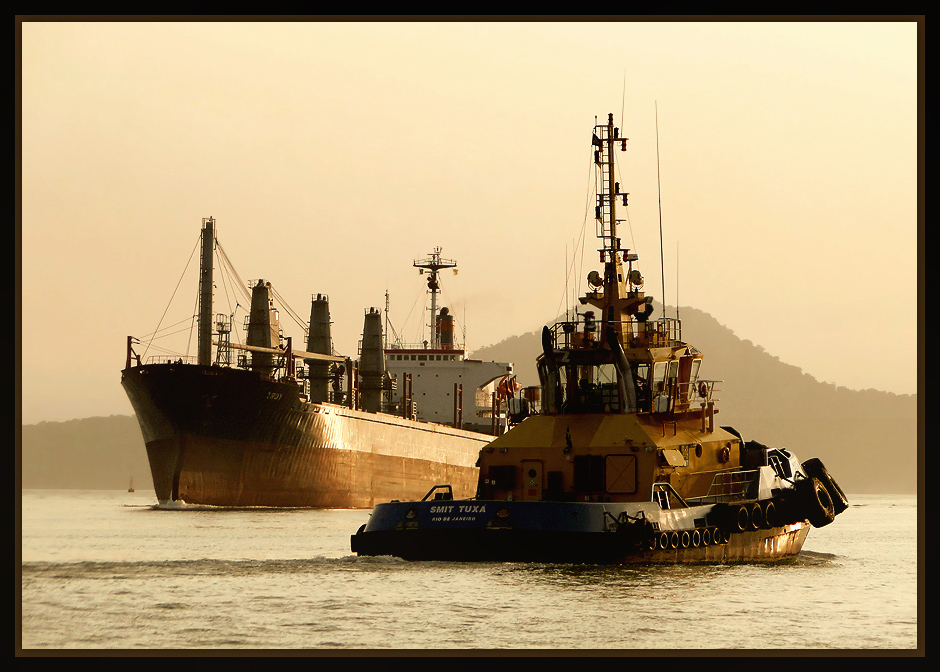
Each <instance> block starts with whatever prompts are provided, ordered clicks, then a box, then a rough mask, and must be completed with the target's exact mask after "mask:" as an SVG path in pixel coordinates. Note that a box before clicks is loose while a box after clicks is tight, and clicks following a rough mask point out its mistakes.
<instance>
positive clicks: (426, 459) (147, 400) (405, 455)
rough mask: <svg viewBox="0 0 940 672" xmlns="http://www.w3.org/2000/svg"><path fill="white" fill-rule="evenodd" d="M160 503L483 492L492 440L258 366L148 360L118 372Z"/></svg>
mask: <svg viewBox="0 0 940 672" xmlns="http://www.w3.org/2000/svg"><path fill="white" fill-rule="evenodd" d="M121 382H122V385H123V386H124V389H125V391H126V392H127V395H128V397H129V399H130V401H131V404H132V405H133V407H134V410H135V412H136V414H137V419H138V421H139V423H140V427H141V432H142V434H143V438H144V443H145V445H146V447H147V455H148V458H149V461H150V466H151V473H152V476H153V482H154V488H155V490H156V494H157V499H158V500H160V501H161V502H173V501H181V502H186V503H189V504H207V505H214V506H276V507H330V508H368V507H371V506H373V505H374V504H375V502H376V501H383V500H388V499H392V498H395V497H408V498H418V497H421V496H422V495H424V494H425V493H426V492H427V491H428V490H429V489H430V488H431V487H432V486H433V485H434V484H435V483H440V482H448V483H453V484H454V488H455V493H460V496H465V497H469V496H472V495H473V494H474V493H475V491H476V484H477V475H478V469H477V468H476V466H475V464H476V460H477V457H478V455H479V450H480V448H481V447H482V446H484V445H485V444H486V443H487V442H488V441H489V440H490V439H491V438H492V437H489V436H487V435H481V434H476V433H473V432H467V431H463V430H457V429H453V428H451V427H446V426H443V425H436V424H433V423H422V422H415V421H411V420H405V419H403V418H398V417H393V416H388V415H385V414H381V413H367V412H364V411H354V410H351V409H348V408H344V407H340V406H335V405H331V404H311V403H307V402H306V401H305V400H304V399H303V398H302V397H301V395H300V390H299V388H298V387H297V386H296V385H293V384H288V383H277V382H273V381H269V380H264V379H262V378H261V377H260V376H259V375H258V374H256V373H254V372H252V371H245V370H241V369H231V368H220V367H208V366H197V365H191V364H152V365H147V366H140V367H132V368H130V369H127V370H125V371H124V372H123V373H122V381H121Z"/></svg>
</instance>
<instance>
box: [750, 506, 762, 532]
mask: <svg viewBox="0 0 940 672" xmlns="http://www.w3.org/2000/svg"><path fill="white" fill-rule="evenodd" d="M748 508H749V509H750V510H749V511H748V518H749V519H750V521H751V524H750V525H749V526H748V528H747V529H749V530H759V529H761V528H762V527H763V526H764V507H762V506H761V505H760V502H754V503H753V504H751V505H750V506H749V507H748Z"/></svg>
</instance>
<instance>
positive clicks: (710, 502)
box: [351, 114, 848, 564]
mask: <svg viewBox="0 0 940 672" xmlns="http://www.w3.org/2000/svg"><path fill="white" fill-rule="evenodd" d="M626 142H627V139H626V138H622V137H620V131H619V129H618V128H616V127H615V126H614V121H613V114H611V115H609V116H608V121H607V123H606V124H595V127H594V133H593V135H592V145H593V149H594V162H595V165H596V169H597V170H598V171H599V173H600V175H599V180H598V184H599V193H598V195H597V205H596V208H595V217H596V219H597V231H598V234H597V235H598V238H600V239H602V241H603V244H602V247H601V249H600V250H599V252H600V263H601V264H602V266H603V272H602V273H600V272H598V271H591V272H590V274H589V275H588V278H587V279H588V283H589V285H590V291H588V292H586V293H585V295H584V296H583V297H582V298H581V299H580V303H581V304H582V305H584V306H587V307H589V308H590V310H585V312H583V313H581V314H577V313H576V314H575V317H574V318H566V319H565V320H564V321H562V322H558V323H556V324H555V325H553V326H552V327H551V328H549V327H547V326H546V327H545V328H544V329H543V331H542V350H543V351H542V353H541V354H540V355H539V357H538V358H537V360H536V364H537V367H538V373H539V380H540V383H541V384H540V386H538V387H534V388H524V389H522V390H521V394H520V395H519V396H514V397H513V399H512V400H511V401H510V419H511V421H512V423H513V426H512V428H511V429H510V430H509V431H508V432H507V433H505V434H503V435H501V436H499V437H498V438H496V439H495V440H493V441H491V442H490V443H489V444H488V445H486V446H485V447H484V448H482V449H481V451H480V457H479V467H480V475H479V481H478V485H477V492H476V496H475V497H474V498H470V499H455V498H454V495H453V489H452V488H451V486H450V485H446V484H441V485H435V486H434V487H432V488H431V489H430V491H428V493H427V494H426V495H425V496H424V498H423V499H422V500H421V501H397V500H393V501H391V502H388V503H383V504H378V505H376V506H375V507H374V509H373V512H372V515H371V516H370V519H369V521H368V523H366V524H365V525H363V526H362V527H361V528H359V530H358V531H357V533H356V534H354V535H353V536H352V537H351V547H352V550H353V551H354V552H355V553H357V554H358V555H366V556H374V555H392V556H397V557H401V558H404V559H407V560H458V561H521V562H578V563H617V564H626V563H733V562H781V561H789V560H793V559H794V558H795V557H796V556H797V555H798V554H799V552H800V549H801V548H802V546H803V542H804V541H805V540H806V537H807V534H808V533H809V530H810V527H823V526H825V525H828V524H830V523H831V522H832V521H833V519H834V518H835V516H836V515H838V514H839V513H841V512H843V511H845V509H846V508H847V507H848V500H847V499H846V497H845V493H844V492H843V491H842V489H841V488H840V487H839V486H838V484H837V483H836V482H835V480H834V479H833V478H832V477H831V476H830V475H829V473H828V472H827V470H826V469H825V467H824V465H823V464H822V462H821V461H820V460H818V459H815V458H814V459H809V460H807V461H805V462H802V463H800V462H799V460H798V459H797V457H796V456H795V455H794V454H793V453H792V452H790V451H789V450H787V449H785V448H773V447H768V446H766V445H764V444H762V443H759V442H757V441H753V440H745V439H744V437H742V435H741V433H740V432H738V431H737V430H735V429H734V428H733V427H729V426H724V427H722V426H716V424H715V415H716V414H717V413H718V408H717V406H716V402H717V401H718V400H717V395H716V392H717V391H718V388H717V387H716V384H717V383H719V382H721V381H717V380H707V379H704V378H702V377H701V376H700V375H699V373H700V370H701V365H702V359H703V355H702V353H701V352H700V351H699V350H697V349H696V348H695V347H694V346H692V345H690V344H689V343H686V342H685V341H683V340H682V331H681V323H680V321H679V319H678V317H677V318H675V319H671V318H666V317H660V318H658V319H652V317H651V314H652V311H653V306H652V297H651V296H647V295H645V294H644V292H643V291H641V288H642V286H643V277H642V275H641V273H640V272H639V269H638V268H636V262H637V260H638V257H637V255H636V254H635V253H632V252H630V250H628V249H624V248H622V247H621V241H620V238H618V237H617V223H618V220H617V217H616V206H617V201H618V200H619V201H622V202H623V204H624V206H625V205H626V203H627V194H626V193H625V192H622V191H621V188H620V184H619V183H617V182H615V181H614V174H615V173H614V153H615V147H617V146H619V147H620V149H621V151H625V150H626Z"/></svg>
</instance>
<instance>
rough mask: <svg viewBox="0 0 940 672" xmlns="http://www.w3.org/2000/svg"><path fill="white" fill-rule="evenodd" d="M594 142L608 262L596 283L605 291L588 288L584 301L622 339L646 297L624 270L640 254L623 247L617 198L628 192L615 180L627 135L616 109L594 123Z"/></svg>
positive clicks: (597, 211) (603, 253)
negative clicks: (616, 161) (635, 289)
mask: <svg viewBox="0 0 940 672" xmlns="http://www.w3.org/2000/svg"><path fill="white" fill-rule="evenodd" d="M591 142H592V144H593V145H594V147H595V150H594V163H595V165H597V166H598V168H600V172H601V184H600V185H599V186H600V188H599V190H598V193H597V205H596V206H595V208H594V217H595V219H596V220H597V237H598V238H601V239H602V240H603V247H602V248H601V249H600V250H598V252H600V261H601V263H603V264H604V277H603V279H602V280H601V281H600V282H598V284H597V286H596V289H601V287H602V288H603V289H602V291H593V292H588V293H587V294H586V295H585V296H584V298H583V299H581V302H582V303H590V304H591V305H593V306H595V307H597V308H599V309H600V310H601V311H602V315H601V322H602V324H603V329H604V332H606V329H607V327H608V326H609V327H613V329H614V331H615V332H616V334H617V336H618V337H619V340H620V341H621V342H623V341H624V336H625V335H626V336H632V335H633V324H632V320H631V319H630V316H631V315H632V314H633V313H635V312H636V311H637V308H638V304H639V303H643V302H644V301H643V300H642V299H641V298H640V296H638V295H637V294H638V293H637V292H629V293H628V291H627V285H628V283H630V282H632V275H631V274H630V273H629V272H628V273H627V274H624V270H623V261H624V260H626V261H628V262H630V265H631V267H632V262H633V261H635V260H636V255H635V254H628V252H629V250H624V249H621V247H620V238H618V237H617V203H616V199H617V198H618V197H620V198H621V199H622V201H623V205H624V206H626V205H627V196H628V194H627V193H626V192H621V191H620V183H619V182H615V181H614V175H615V169H614V144H615V143H618V142H619V143H620V149H621V151H626V149H627V138H621V137H620V129H618V128H617V127H615V126H614V115H613V113H611V114H609V115H608V117H607V123H606V124H596V125H595V126H594V135H593V137H592V139H591ZM629 270H632V268H631V269H629ZM589 282H590V280H589ZM592 284H593V282H592ZM638 299H640V300H639V301H638ZM625 331H626V332H627V333H626V334H625V333H624V332H625Z"/></svg>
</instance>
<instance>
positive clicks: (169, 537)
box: [21, 490, 923, 653]
mask: <svg viewBox="0 0 940 672" xmlns="http://www.w3.org/2000/svg"><path fill="white" fill-rule="evenodd" d="M850 500H851V506H850V508H849V509H848V510H847V511H846V512H845V513H843V514H842V515H840V516H839V517H838V518H836V521H835V523H833V524H832V525H830V526H828V527H825V528H823V529H819V530H816V529H814V530H812V531H811V532H810V535H809V538H808V540H807V542H806V544H805V546H804V549H803V553H802V554H801V557H800V559H799V560H798V561H797V562H796V563H795V564H793V565H786V566H766V567H765V566H696V567H683V566H676V567H672V566H661V567H647V568H623V567H598V566H574V565H550V564H505V563H481V564H471V563H443V562H417V563H409V562H405V561H402V560H397V559H392V558H358V557H356V556H355V555H353V554H352V553H351V552H350V550H349V536H350V535H351V534H353V533H354V532H355V531H356V530H357V529H358V528H359V526H360V525H361V524H363V523H364V522H365V521H366V519H367V518H368V516H369V512H368V511H358V510H326V511H323V510H320V511H316V510H302V509H298V510H259V509H242V510H220V509H188V510H176V511H164V510H157V509H155V508H153V504H154V503H155V502H156V499H155V497H154V494H153V491H149V492H146V491H143V492H142V491H138V492H136V493H127V492H110V491H75V490H68V491H64V490H29V491H25V492H24V493H23V495H22V630H21V633H22V640H21V644H22V648H23V649H27V650H28V649H38V650H47V649H125V650H127V649H181V650H185V649H330V650H337V649H339V650H352V649H380V650H388V649H447V650H460V649H500V650H505V649H580V650H586V649H611V650H631V651H635V650H637V649H673V650H675V649H692V650H697V649H776V650H779V651H780V652H781V653H783V652H786V651H792V650H796V651H805V650H812V649H915V648H917V646H918V639H917V637H918V586H917V500H916V498H914V497H913V496H911V497H877V496H855V497H852V496H850ZM921 646H923V644H921Z"/></svg>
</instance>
